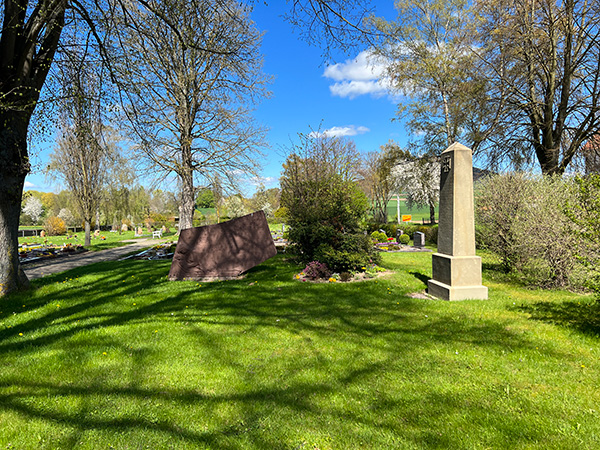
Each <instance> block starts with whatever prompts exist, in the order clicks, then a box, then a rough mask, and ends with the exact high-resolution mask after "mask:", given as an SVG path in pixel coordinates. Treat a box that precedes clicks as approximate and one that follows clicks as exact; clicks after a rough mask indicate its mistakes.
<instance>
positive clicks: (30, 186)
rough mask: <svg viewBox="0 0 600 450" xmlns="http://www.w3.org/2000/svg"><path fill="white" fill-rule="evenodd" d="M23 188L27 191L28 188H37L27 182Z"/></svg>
mask: <svg viewBox="0 0 600 450" xmlns="http://www.w3.org/2000/svg"><path fill="white" fill-rule="evenodd" d="M23 187H25V188H27V189H30V188H34V187H37V186H36V185H35V184H33V183H31V182H29V181H26V182H25V185H24V186H23Z"/></svg>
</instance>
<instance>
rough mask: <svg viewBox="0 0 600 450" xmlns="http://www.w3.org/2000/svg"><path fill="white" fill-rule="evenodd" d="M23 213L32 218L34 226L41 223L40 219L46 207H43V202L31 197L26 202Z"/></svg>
mask: <svg viewBox="0 0 600 450" xmlns="http://www.w3.org/2000/svg"><path fill="white" fill-rule="evenodd" d="M23 212H24V213H25V214H27V215H28V216H29V217H31V220H32V221H33V224H34V225H35V224H36V223H38V222H39V220H40V217H42V214H43V213H44V207H43V206H42V201H41V200H40V199H39V198H37V197H33V196H31V197H29V198H28V199H27V200H25V206H23Z"/></svg>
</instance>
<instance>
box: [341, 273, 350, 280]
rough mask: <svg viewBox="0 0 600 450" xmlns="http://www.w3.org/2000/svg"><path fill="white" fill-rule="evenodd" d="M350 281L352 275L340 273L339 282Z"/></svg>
mask: <svg viewBox="0 0 600 450" xmlns="http://www.w3.org/2000/svg"><path fill="white" fill-rule="evenodd" d="M351 279H352V274H351V273H350V272H342V273H340V281H344V282H345V281H350V280H351Z"/></svg>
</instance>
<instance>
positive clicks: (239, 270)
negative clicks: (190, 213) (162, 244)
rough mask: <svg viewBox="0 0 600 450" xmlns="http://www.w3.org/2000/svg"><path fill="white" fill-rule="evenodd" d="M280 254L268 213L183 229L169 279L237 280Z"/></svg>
mask: <svg viewBox="0 0 600 450" xmlns="http://www.w3.org/2000/svg"><path fill="white" fill-rule="evenodd" d="M276 254H277V249H276V248H275V243H274V242H273V238H272V237H271V231H270V230H269V224H268V223H267V218H266V217H265V213H264V211H256V212H254V213H252V214H248V215H246V216H242V217H238V218H236V219H231V220H229V221H227V222H222V223H218V224H215V225H207V226H204V227H195V228H187V229H184V230H181V232H180V234H179V240H178V241H177V247H176V248H175V254H174V255H173V263H172V264H171V270H170V271H169V280H216V279H219V280H227V279H235V278H237V277H239V276H240V275H242V274H243V273H244V272H246V271H248V270H250V269H251V268H252V267H254V266H256V265H258V264H260V263H262V262H264V261H266V260H267V259H269V258H272V257H273V256H275V255H276Z"/></svg>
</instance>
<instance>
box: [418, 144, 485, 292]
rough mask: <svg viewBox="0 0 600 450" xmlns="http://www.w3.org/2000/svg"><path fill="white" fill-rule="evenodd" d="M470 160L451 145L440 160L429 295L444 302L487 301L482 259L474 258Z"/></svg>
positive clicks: (459, 147) (466, 150)
mask: <svg viewBox="0 0 600 450" xmlns="http://www.w3.org/2000/svg"><path fill="white" fill-rule="evenodd" d="M474 214H475V208H474V204H473V157H472V153H471V149H469V148H467V147H465V146H464V145H461V144H459V143H454V144H452V145H451V146H450V147H448V148H447V149H446V150H445V151H444V152H443V153H442V156H441V177H440V206H439V228H438V252H437V253H434V254H433V257H432V269H433V278H432V279H431V280H429V282H428V283H427V289H428V293H429V294H431V295H433V296H434V297H438V298H441V299H443V300H467V299H482V300H485V299H487V298H488V289H487V287H485V286H482V284H481V258H480V257H478V256H476V255H475V215H474Z"/></svg>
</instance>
